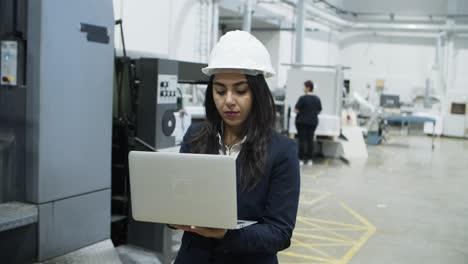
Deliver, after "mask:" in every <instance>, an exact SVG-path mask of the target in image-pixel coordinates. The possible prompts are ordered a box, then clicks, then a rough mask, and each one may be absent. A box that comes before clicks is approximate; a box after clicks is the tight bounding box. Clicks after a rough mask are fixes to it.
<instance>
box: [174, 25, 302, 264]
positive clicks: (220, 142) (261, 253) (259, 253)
mask: <svg viewBox="0 0 468 264" xmlns="http://www.w3.org/2000/svg"><path fill="white" fill-rule="evenodd" d="M202 71H203V73H205V74H207V75H209V76H210V79H209V83H208V86H207V89H206V94H205V111H206V121H205V122H204V123H202V124H198V125H192V126H191V127H190V128H189V130H188V131H187V133H186V134H185V136H184V140H183V143H182V146H181V148H180V152H184V153H208V154H219V155H233V156H235V157H236V168H237V211H238V217H239V219H245V220H252V221H257V224H254V225H250V226H247V227H244V228H241V229H235V230H225V229H217V228H203V227H193V226H181V225H177V226H175V227H176V228H178V229H182V230H184V231H185V232H184V235H183V238H182V245H181V247H180V250H179V253H178V255H177V258H176V260H175V263H176V264H187V263H197V264H204V263H223V264H229V263H236V264H239V263H243V264H248V263H252V264H262V263H264V264H271V263H278V259H277V252H278V251H281V250H284V249H286V248H288V247H289V246H290V243H291V236H292V233H293V229H294V226H295V223H296V215H297V209H298V201H299V190H300V174H299V159H298V157H297V146H296V143H295V142H294V141H293V140H291V139H289V138H287V137H285V136H282V135H280V134H278V133H276V132H275V131H274V124H275V112H274V100H273V97H272V95H271V92H270V89H269V87H268V85H267V83H266V81H265V78H266V77H269V76H272V75H273V74H274V70H273V68H272V67H271V61H270V55H269V53H268V51H267V50H266V48H265V46H263V44H262V43H261V42H260V41H258V40H257V39H256V38H255V37H253V36H252V35H250V34H249V33H247V32H244V31H231V32H228V33H226V34H225V35H224V36H222V37H221V39H220V41H219V42H218V43H217V44H216V46H215V47H214V49H213V50H212V52H211V54H210V60H209V64H208V67H206V68H203V69H202ZM207 184H209V182H207Z"/></svg>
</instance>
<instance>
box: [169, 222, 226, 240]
mask: <svg viewBox="0 0 468 264" xmlns="http://www.w3.org/2000/svg"><path fill="white" fill-rule="evenodd" d="M172 226H174V227H176V228H177V229H180V230H184V231H186V232H192V233H196V234H199V235H200V236H204V237H210V238H217V239H221V238H223V237H224V235H226V232H227V230H226V229H220V228H211V227H195V226H187V225H172Z"/></svg>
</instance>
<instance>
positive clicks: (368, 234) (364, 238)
mask: <svg viewBox="0 0 468 264" xmlns="http://www.w3.org/2000/svg"><path fill="white" fill-rule="evenodd" d="M340 204H341V206H342V207H343V208H344V209H345V210H346V211H348V212H349V213H350V214H352V215H353V216H354V217H355V218H356V219H358V220H359V221H361V222H362V223H364V224H365V225H367V226H368V228H369V229H368V230H367V232H366V234H365V235H364V236H362V237H361V238H360V239H359V240H358V241H357V243H356V244H354V246H353V247H352V248H351V249H350V250H349V251H348V252H347V253H346V254H345V255H344V256H343V258H341V263H343V264H345V263H348V262H349V260H351V258H352V257H353V256H354V255H356V253H357V252H358V251H359V250H360V249H361V247H362V246H363V245H364V243H366V241H367V240H368V239H369V238H370V237H371V236H372V235H373V234H374V233H375V232H376V231H377V228H375V226H373V225H372V224H371V223H369V221H367V219H365V218H364V217H362V216H361V215H359V214H358V213H356V212H355V211H353V210H352V209H351V208H349V207H348V206H346V205H345V204H344V203H340Z"/></svg>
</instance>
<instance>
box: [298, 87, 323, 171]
mask: <svg viewBox="0 0 468 264" xmlns="http://www.w3.org/2000/svg"><path fill="white" fill-rule="evenodd" d="M313 92H314V83H313V82H312V81H310V80H308V81H306V82H304V93H305V95H303V96H301V97H300V98H299V100H298V101H297V103H296V106H295V108H294V112H296V113H297V115H296V129H297V136H298V137H299V158H300V159H301V160H302V161H301V164H310V165H312V156H313V154H314V134H315V129H317V125H318V114H320V112H321V111H322V103H321V102H320V98H319V97H318V96H316V95H314V94H313Z"/></svg>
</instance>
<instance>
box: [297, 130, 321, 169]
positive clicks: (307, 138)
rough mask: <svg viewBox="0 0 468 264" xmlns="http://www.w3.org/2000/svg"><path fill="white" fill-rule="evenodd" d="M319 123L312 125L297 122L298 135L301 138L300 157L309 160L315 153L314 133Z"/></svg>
mask: <svg viewBox="0 0 468 264" xmlns="http://www.w3.org/2000/svg"><path fill="white" fill-rule="evenodd" d="M317 125H318V124H317V123H315V124H312V125H306V124H298V123H296V129H297V136H298V138H299V159H301V160H304V161H308V160H311V159H312V156H313V154H314V134H315V129H316V128H317Z"/></svg>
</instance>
